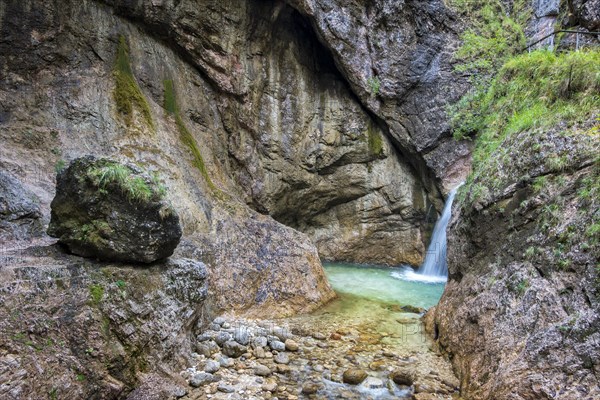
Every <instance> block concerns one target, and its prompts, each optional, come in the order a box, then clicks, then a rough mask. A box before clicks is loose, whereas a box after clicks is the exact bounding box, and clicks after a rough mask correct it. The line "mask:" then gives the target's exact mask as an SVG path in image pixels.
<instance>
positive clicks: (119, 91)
mask: <svg viewBox="0 0 600 400" xmlns="http://www.w3.org/2000/svg"><path fill="white" fill-rule="evenodd" d="M114 76H115V81H116V82H115V89H114V92H113V97H114V100H115V103H116V105H117V112H118V113H119V115H121V116H122V117H123V119H124V121H125V123H126V124H127V125H131V123H132V119H133V110H134V108H135V109H137V110H138V111H139V112H140V113H141V114H142V116H143V118H144V120H145V121H146V123H147V124H148V126H149V127H150V128H152V129H154V121H153V120H152V112H151V111H150V106H149V105H148V102H147V101H146V98H145V97H144V94H143V93H142V90H141V89H140V87H139V85H138V84H137V82H136V80H135V77H134V75H133V71H132V69H131V63H130V60H129V50H128V47H127V42H126V40H125V37H124V36H119V45H118V49H117V60H116V62H115V70H114Z"/></svg>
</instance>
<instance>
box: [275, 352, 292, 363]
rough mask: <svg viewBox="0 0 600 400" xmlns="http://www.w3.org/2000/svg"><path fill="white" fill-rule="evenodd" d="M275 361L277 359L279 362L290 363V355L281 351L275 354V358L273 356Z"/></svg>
mask: <svg viewBox="0 0 600 400" xmlns="http://www.w3.org/2000/svg"><path fill="white" fill-rule="evenodd" d="M273 361H275V362H276V363H277V364H289V363H290V357H289V356H288V355H287V353H279V354H277V355H276V356H275V358H273Z"/></svg>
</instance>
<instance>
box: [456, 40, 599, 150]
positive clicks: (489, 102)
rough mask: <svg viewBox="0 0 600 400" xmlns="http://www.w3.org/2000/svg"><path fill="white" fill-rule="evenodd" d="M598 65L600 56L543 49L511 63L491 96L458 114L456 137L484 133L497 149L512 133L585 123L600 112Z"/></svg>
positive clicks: (495, 82) (478, 98) (489, 91)
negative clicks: (558, 124) (594, 112)
mask: <svg viewBox="0 0 600 400" xmlns="http://www.w3.org/2000/svg"><path fill="white" fill-rule="evenodd" d="M598 65H600V52H599V51H578V52H570V53H564V54H554V53H552V52H550V51H545V50H538V51H534V52H532V53H528V54H523V55H519V56H516V57H513V58H511V59H510V60H508V61H507V62H506V64H504V66H503V67H502V68H501V70H500V72H499V73H498V75H497V76H496V77H495V78H494V80H493V81H492V83H491V85H490V87H489V88H488V89H487V90H486V91H484V92H483V91H482V92H480V93H477V95H476V96H475V97H473V98H469V99H468V100H469V102H468V103H463V104H461V105H460V106H459V107H458V108H457V109H456V110H455V113H454V114H453V116H452V117H453V118H452V120H453V125H454V127H455V137H458V138H462V137H466V136H468V135H470V134H472V133H480V137H484V139H483V140H484V141H485V142H486V143H487V142H490V141H493V142H494V144H495V145H493V146H490V148H489V150H495V149H496V148H497V146H498V145H499V144H500V143H501V139H503V138H504V137H506V136H507V135H510V134H514V133H517V132H522V131H524V130H527V129H531V128H536V127H538V128H544V127H550V126H553V125H555V124H556V123H557V122H559V121H569V122H571V123H573V122H580V121H583V120H584V119H585V118H586V117H588V116H589V115H590V113H591V112H592V111H593V110H597V109H598V107H600V71H599V69H598Z"/></svg>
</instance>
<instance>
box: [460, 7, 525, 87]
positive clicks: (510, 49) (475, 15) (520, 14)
mask: <svg viewBox="0 0 600 400" xmlns="http://www.w3.org/2000/svg"><path fill="white" fill-rule="evenodd" d="M450 4H451V6H452V7H453V8H454V9H455V10H456V11H457V12H458V13H459V14H460V15H462V16H463V17H465V19H467V20H468V21H469V23H470V24H471V28H470V29H468V30H467V31H465V33H463V35H462V37H461V39H462V45H461V47H460V48H459V49H458V51H457V53H456V59H457V60H458V61H459V62H460V63H459V64H458V66H457V67H456V69H457V70H458V71H461V72H465V71H466V72H471V73H477V74H478V77H479V78H480V79H483V80H484V81H485V78H486V77H488V76H489V75H490V74H493V73H494V72H495V71H496V70H497V69H498V68H499V67H500V66H501V65H502V64H503V63H504V61H506V59H507V58H508V57H510V56H512V55H514V54H515V52H516V51H519V50H520V49H522V48H523V47H525V45H526V41H525V34H524V33H523V26H525V24H526V22H527V19H528V18H529V12H528V7H527V2H526V1H525V0H515V1H514V2H512V7H510V8H507V6H506V3H505V2H502V1H501V0H481V1H472V0H451V1H450ZM474 83H476V82H474Z"/></svg>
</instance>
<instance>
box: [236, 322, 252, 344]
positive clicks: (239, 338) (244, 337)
mask: <svg viewBox="0 0 600 400" xmlns="http://www.w3.org/2000/svg"><path fill="white" fill-rule="evenodd" d="M233 339H234V340H235V341H236V342H238V343H239V344H242V345H244V346H246V345H247V344H248V343H250V333H249V332H248V329H246V328H243V327H241V328H237V329H236V330H235V331H234V333H233Z"/></svg>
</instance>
